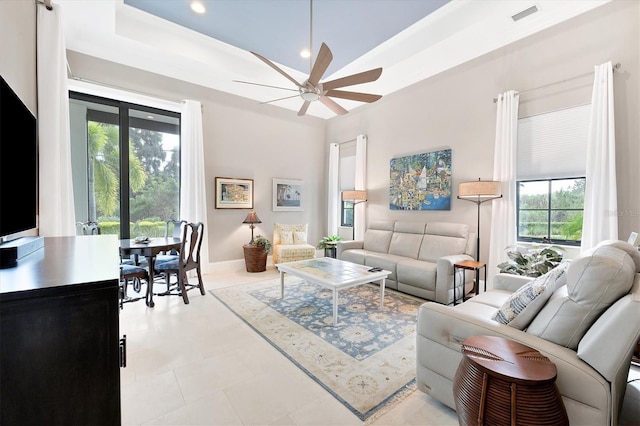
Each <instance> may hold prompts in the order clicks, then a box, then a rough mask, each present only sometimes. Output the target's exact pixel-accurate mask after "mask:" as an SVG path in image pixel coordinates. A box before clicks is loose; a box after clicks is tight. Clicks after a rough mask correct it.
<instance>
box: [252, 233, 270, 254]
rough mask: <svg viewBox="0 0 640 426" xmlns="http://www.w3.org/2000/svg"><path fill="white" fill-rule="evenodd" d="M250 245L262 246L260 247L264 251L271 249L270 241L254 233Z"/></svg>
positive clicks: (267, 251)
mask: <svg viewBox="0 0 640 426" xmlns="http://www.w3.org/2000/svg"><path fill="white" fill-rule="evenodd" d="M252 245H253V246H256V247H262V249H263V250H264V251H265V252H266V253H269V252H270V251H271V241H270V240H269V239H267V238H265V237H263V236H262V235H256V237H255V238H254V239H253V244H252Z"/></svg>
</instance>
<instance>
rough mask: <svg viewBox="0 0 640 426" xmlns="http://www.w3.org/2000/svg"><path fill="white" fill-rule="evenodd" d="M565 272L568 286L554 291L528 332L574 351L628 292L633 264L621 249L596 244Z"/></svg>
mask: <svg viewBox="0 0 640 426" xmlns="http://www.w3.org/2000/svg"><path fill="white" fill-rule="evenodd" d="M566 274H567V285H566V286H565V287H561V288H559V289H557V290H556V292H555V293H554V294H553V295H552V296H551V298H550V299H549V302H547V304H546V305H545V306H544V307H543V308H542V310H541V311H540V313H538V315H537V316H536V317H535V318H534V319H533V321H531V324H530V325H529V328H528V329H527V333H530V334H534V335H536V336H539V337H541V338H543V339H546V340H549V341H551V342H553V343H557V344H558V345H561V346H565V347H568V348H570V349H574V350H575V349H576V348H577V347H578V343H579V342H580V339H582V336H584V334H585V333H586V331H587V330H588V329H589V327H591V325H592V324H593V323H594V322H595V321H596V320H597V319H598V317H599V316H600V314H602V312H603V311H605V310H606V309H607V308H609V306H611V305H612V304H613V303H615V302H616V301H617V300H618V299H620V298H621V297H622V296H624V295H625V294H627V293H628V292H629V290H630V289H631V286H632V285H633V280H634V275H635V264H634V262H633V260H632V259H631V256H629V254H627V252H626V251H624V250H620V249H618V248H616V247H613V246H611V245H605V246H596V247H595V248H593V249H591V250H587V251H585V252H583V253H582V254H581V255H580V256H578V257H577V258H576V259H574V260H573V261H572V262H571V263H570V265H569V269H568V271H567V273H566Z"/></svg>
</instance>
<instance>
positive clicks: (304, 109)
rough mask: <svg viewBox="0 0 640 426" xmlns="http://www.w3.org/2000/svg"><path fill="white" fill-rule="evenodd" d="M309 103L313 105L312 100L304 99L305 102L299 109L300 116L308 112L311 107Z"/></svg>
mask: <svg viewBox="0 0 640 426" xmlns="http://www.w3.org/2000/svg"><path fill="white" fill-rule="evenodd" d="M309 105H311V102H310V101H304V103H303V104H302V106H301V107H300V111H298V117H300V116H303V115H305V114H306V113H307V110H308V109H309Z"/></svg>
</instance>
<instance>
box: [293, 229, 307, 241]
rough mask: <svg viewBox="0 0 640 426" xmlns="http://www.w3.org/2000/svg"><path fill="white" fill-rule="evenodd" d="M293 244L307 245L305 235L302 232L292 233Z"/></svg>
mask: <svg viewBox="0 0 640 426" xmlns="http://www.w3.org/2000/svg"><path fill="white" fill-rule="evenodd" d="M293 244H307V233H306V232H304V231H293Z"/></svg>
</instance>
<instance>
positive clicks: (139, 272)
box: [119, 263, 149, 309]
mask: <svg viewBox="0 0 640 426" xmlns="http://www.w3.org/2000/svg"><path fill="white" fill-rule="evenodd" d="M143 280H144V281H146V282H147V291H149V290H148V288H149V272H148V271H147V270H146V268H143V267H142V266H136V265H131V264H127V263H121V264H120V289H119V296H120V297H119V298H120V309H122V307H123V304H124V303H128V302H135V301H137V300H140V299H146V295H145V296H140V297H129V296H128V295H127V287H128V286H129V284H132V286H133V291H135V292H136V293H140V291H141V290H142V281H143Z"/></svg>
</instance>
